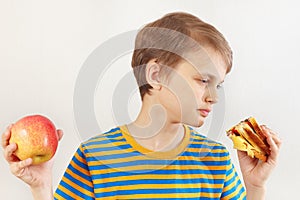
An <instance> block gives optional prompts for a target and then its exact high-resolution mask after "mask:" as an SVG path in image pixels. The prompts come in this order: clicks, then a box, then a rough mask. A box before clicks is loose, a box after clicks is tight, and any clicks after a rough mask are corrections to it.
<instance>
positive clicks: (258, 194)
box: [246, 186, 266, 200]
mask: <svg viewBox="0 0 300 200" xmlns="http://www.w3.org/2000/svg"><path fill="white" fill-rule="evenodd" d="M246 192H247V200H264V199H266V198H265V193H266V189H265V187H255V186H252V187H250V186H248V187H247V186H246Z"/></svg>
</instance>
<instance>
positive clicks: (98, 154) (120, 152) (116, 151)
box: [85, 142, 227, 157]
mask: <svg viewBox="0 0 300 200" xmlns="http://www.w3.org/2000/svg"><path fill="white" fill-rule="evenodd" d="M115 143H122V144H124V142H115ZM115 143H114V144H113V145H112V144H106V145H101V147H112V146H115ZM91 146H95V147H92V148H91ZM91 146H88V147H87V148H86V149H87V153H86V154H85V156H86V157H94V156H107V155H116V154H123V153H133V152H134V150H133V149H131V148H130V149H120V150H112V151H99V152H93V153H90V152H88V150H89V149H94V148H97V145H91ZM117 146H118V145H116V147H117ZM187 151H189V152H192V153H203V152H207V153H226V152H227V150H225V149H224V150H217V149H213V150H212V149H207V148H206V149H199V148H189V149H188V150H187ZM224 157H227V156H224Z"/></svg>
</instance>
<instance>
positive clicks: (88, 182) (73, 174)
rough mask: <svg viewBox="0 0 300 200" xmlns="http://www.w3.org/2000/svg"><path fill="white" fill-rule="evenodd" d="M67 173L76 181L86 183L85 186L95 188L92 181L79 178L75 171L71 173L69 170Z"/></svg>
mask: <svg viewBox="0 0 300 200" xmlns="http://www.w3.org/2000/svg"><path fill="white" fill-rule="evenodd" d="M66 172H67V173H68V174H69V175H70V176H72V177H73V178H75V179H76V180H78V181H80V182H82V183H84V184H85V185H88V186H90V187H92V188H93V187H94V186H93V184H92V183H91V182H90V181H88V180H86V179H84V178H82V177H81V176H79V175H78V174H75V173H74V172H73V171H71V170H70V169H69V168H67V170H66Z"/></svg>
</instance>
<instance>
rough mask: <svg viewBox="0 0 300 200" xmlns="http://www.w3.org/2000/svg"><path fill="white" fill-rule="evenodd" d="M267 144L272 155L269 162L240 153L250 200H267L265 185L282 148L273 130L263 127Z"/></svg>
mask: <svg viewBox="0 0 300 200" xmlns="http://www.w3.org/2000/svg"><path fill="white" fill-rule="evenodd" d="M261 128H262V130H263V132H264V134H265V136H266V138H267V142H268V143H269V145H270V150H271V154H270V156H269V157H268V160H267V162H262V161H259V160H258V159H256V158H251V157H249V156H248V155H247V153H246V152H243V151H238V157H239V162H240V166H241V171H242V174H243V178H244V182H245V186H246V189H247V199H248V200H260V199H265V192H266V189H265V184H266V181H267V179H268V178H269V176H270V174H271V172H272V170H273V169H274V168H275V166H276V164H277V158H278V155H279V150H280V146H281V140H280V139H279V137H278V136H277V134H276V133H274V132H273V131H272V130H271V129H269V128H267V127H266V126H261Z"/></svg>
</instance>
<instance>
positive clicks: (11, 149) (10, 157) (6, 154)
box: [4, 143, 17, 163]
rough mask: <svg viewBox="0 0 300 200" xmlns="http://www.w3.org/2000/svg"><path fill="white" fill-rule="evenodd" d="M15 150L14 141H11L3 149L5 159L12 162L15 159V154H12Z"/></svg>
mask: <svg viewBox="0 0 300 200" xmlns="http://www.w3.org/2000/svg"><path fill="white" fill-rule="evenodd" d="M16 150H17V145H16V144H15V143H12V144H10V145H8V146H6V148H5V149H4V158H5V159H6V160H7V162H9V163H10V162H13V161H16V156H14V155H13V153H14V152H15V151H16Z"/></svg>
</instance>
